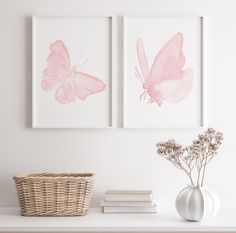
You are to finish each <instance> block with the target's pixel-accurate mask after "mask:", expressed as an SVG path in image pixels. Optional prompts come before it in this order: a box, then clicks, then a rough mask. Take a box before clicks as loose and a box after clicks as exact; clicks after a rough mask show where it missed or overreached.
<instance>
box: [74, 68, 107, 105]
mask: <svg viewBox="0 0 236 233" xmlns="http://www.w3.org/2000/svg"><path fill="white" fill-rule="evenodd" d="M105 87H106V85H105V83H104V82H103V81H102V80H100V79H98V78H96V77H94V76H92V75H90V74H86V73H82V72H75V76H74V81H73V89H74V93H75V95H76V96H77V97H78V98H79V99H81V100H85V99H86V98H87V97H88V96H89V95H93V94H96V93H99V92H102V91H103V90H104V89H105Z"/></svg>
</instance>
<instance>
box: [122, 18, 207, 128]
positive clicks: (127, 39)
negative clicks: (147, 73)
mask: <svg viewBox="0 0 236 233" xmlns="http://www.w3.org/2000/svg"><path fill="white" fill-rule="evenodd" d="M124 28H125V29H124V75H125V76H124V82H125V84H124V86H125V89H124V90H125V93H124V103H125V107H124V117H125V119H124V121H125V126H127V127H141V128H142V127H150V128H151V127H157V128H165V127H167V128H168V127H170V128H171V127H177V128H178V127H179V128H181V127H182V128H183V127H199V126H201V125H202V115H203V113H202V104H201V103H202V66H201V61H202V52H201V51H202V50H201V48H202V31H201V30H202V23H201V18H199V17H174V16H173V17H171V16H169V17H168V16H166V17H165V16H163V17H155V16H150V17H148V16H147V17H139V18H136V17H127V18H125V21H124ZM178 32H181V33H182V34H183V48H182V50H183V54H184V56H185V65H184V67H183V70H185V69H191V70H192V71H193V87H192V89H191V91H190V93H189V94H188V95H187V96H186V97H185V98H184V99H183V100H182V101H180V102H178V103H175V104H173V103H169V102H167V101H163V103H162V106H161V107H160V106H159V105H158V104H157V103H156V102H154V103H152V104H150V103H148V102H149V100H150V96H148V95H147V97H146V98H145V99H142V100H141V101H140V99H139V98H140V95H141V94H142V93H143V92H144V89H143V87H142V86H143V83H142V82H141V81H140V80H139V79H138V78H137V77H136V76H135V66H137V69H138V70H139V73H140V74H142V72H141V69H140V66H139V62H138V58H137V49H136V47H137V46H136V45H137V40H138V39H142V41H143V43H144V49H145V53H146V56H147V60H148V65H149V70H150V69H151V67H152V65H153V62H154V59H155V57H156V56H157V54H158V53H159V51H160V50H161V49H162V48H163V46H165V45H166V43H168V41H169V40H170V39H171V38H173V36H175V35H176V33H178ZM186 113H188V114H186ZM176 116H178V117H176Z"/></svg>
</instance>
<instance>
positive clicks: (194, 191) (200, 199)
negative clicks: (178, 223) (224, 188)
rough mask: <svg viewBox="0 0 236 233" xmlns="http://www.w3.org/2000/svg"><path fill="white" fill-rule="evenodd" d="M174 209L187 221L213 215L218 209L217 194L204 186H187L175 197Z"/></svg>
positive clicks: (218, 200) (200, 219) (204, 218)
mask: <svg viewBox="0 0 236 233" xmlns="http://www.w3.org/2000/svg"><path fill="white" fill-rule="evenodd" d="M175 205H176V209H177V211H178V213H179V215H180V216H181V217H182V218H183V219H185V220H188V221H202V220H206V219H208V218H210V217H213V216H215V215H216V214H217V213H218V212H219V209H220V199H219V197H218V195H217V194H216V193H214V192H212V191H210V190H209V189H208V188H207V187H206V186H204V187H192V186H190V185H189V186H187V187H185V188H184V189H182V190H181V191H180V192H179V194H178V196H177V198H176V203H175Z"/></svg>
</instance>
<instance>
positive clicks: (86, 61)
mask: <svg viewBox="0 0 236 233" xmlns="http://www.w3.org/2000/svg"><path fill="white" fill-rule="evenodd" d="M86 63H88V59H86V60H85V61H84V62H83V63H81V64H79V65H77V68H79V67H81V66H83V65H85V64H86Z"/></svg>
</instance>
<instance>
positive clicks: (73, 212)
mask: <svg viewBox="0 0 236 233" xmlns="http://www.w3.org/2000/svg"><path fill="white" fill-rule="evenodd" d="M94 178H95V175H94V174H93V173H24V174H19V175H16V176H14V178H13V179H14V180H15V184H16V190H17V195H18V200H19V204H20V208H21V215H23V216H79V215H86V214H87V213H88V209H89V206H90V200H91V196H92V189H93V182H94Z"/></svg>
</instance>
